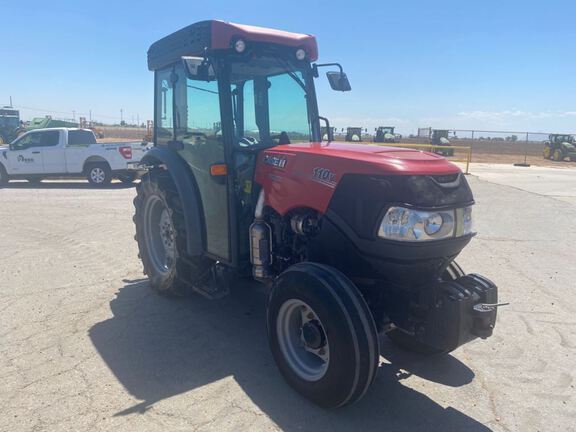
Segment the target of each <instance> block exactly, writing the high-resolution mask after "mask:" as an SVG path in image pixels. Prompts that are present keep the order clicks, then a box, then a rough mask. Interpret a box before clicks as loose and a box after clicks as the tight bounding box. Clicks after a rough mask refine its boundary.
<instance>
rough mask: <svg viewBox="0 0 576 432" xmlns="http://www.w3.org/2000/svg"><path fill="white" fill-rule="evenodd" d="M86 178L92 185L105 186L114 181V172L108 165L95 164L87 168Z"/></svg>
mask: <svg viewBox="0 0 576 432" xmlns="http://www.w3.org/2000/svg"><path fill="white" fill-rule="evenodd" d="M86 178H87V179H88V182H90V184H91V185H94V186H105V185H107V184H110V182H111V181H112V171H111V170H110V167H109V166H108V164H106V163H94V164H90V165H88V167H87V168H86Z"/></svg>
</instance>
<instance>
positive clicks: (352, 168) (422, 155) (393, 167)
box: [269, 142, 459, 175]
mask: <svg viewBox="0 0 576 432" xmlns="http://www.w3.org/2000/svg"><path fill="white" fill-rule="evenodd" d="M269 151H270V152H273V153H276V154H277V153H285V154H287V155H288V154H293V155H297V154H309V155H314V156H315V160H316V161H317V162H318V161H320V160H323V159H324V158H330V159H332V160H333V159H334V158H337V159H340V161H338V162H340V163H345V164H346V165H340V163H339V165H340V166H341V167H342V168H343V171H344V172H345V173H350V174H351V173H358V174H360V173H366V174H405V175H425V174H451V173H456V172H459V168H458V167H457V166H456V165H454V164H453V163H451V162H449V161H447V160H446V159H445V158H444V157H443V156H440V155H437V154H435V153H428V152H424V151H420V150H416V149H407V148H399V147H388V146H378V145H370V144H356V143H349V142H322V143H317V142H316V143H295V144H285V145H280V146H276V147H273V148H272V149H270V150H269Z"/></svg>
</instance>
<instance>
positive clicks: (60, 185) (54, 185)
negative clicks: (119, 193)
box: [4, 180, 135, 190]
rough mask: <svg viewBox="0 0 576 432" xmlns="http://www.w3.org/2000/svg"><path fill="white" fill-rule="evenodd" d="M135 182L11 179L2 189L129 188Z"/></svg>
mask: <svg viewBox="0 0 576 432" xmlns="http://www.w3.org/2000/svg"><path fill="white" fill-rule="evenodd" d="M134 186H135V184H125V183H122V182H119V181H113V182H112V183H110V184H109V185H106V186H101V187H97V186H92V185H91V184H90V183H88V182H87V181H82V180H52V181H51V180H43V181H42V182H40V183H30V182H28V181H11V182H10V183H8V184H7V185H4V189H85V190H87V189H93V190H107V189H108V190H117V189H130V188H133V187H134Z"/></svg>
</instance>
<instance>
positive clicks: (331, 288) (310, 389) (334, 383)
mask: <svg viewBox="0 0 576 432" xmlns="http://www.w3.org/2000/svg"><path fill="white" fill-rule="evenodd" d="M267 321H268V340H269V342H270V348H271V351H272V355H273V356H274V359H275V361H276V364H277V365H278V368H279V369H280V372H281V373H282V375H283V376H284V378H285V379H286V381H288V384H290V386H292V387H293V388H294V389H295V390H296V391H297V392H299V393H300V394H301V395H303V396H304V397H306V398H307V399H310V400H311V401H312V402H314V403H316V404H318V405H321V406H324V407H326V408H335V407H340V406H344V405H347V404H350V403H353V402H355V401H357V400H358V399H360V398H361V397H362V396H364V394H365V393H366V391H367V390H368V388H369V387H370V385H371V384H372V382H373V380H374V377H375V375H376V371H377V369H378V361H379V347H378V334H377V332H376V326H375V324H374V320H373V318H372V315H371V313H370V310H369V309H368V306H367V305H366V303H365V301H364V299H363V297H362V296H361V294H360V293H359V291H358V290H357V288H356V287H355V286H354V284H353V283H352V282H351V281H350V280H349V279H348V278H347V277H346V276H344V275H343V274H342V273H340V272H339V271H337V270H336V269H334V268H332V267H328V266H325V265H322V264H316V263H309V262H306V263H300V264H296V265H294V266H292V267H290V268H289V269H288V270H286V271H285V272H284V273H282V274H281V275H280V276H279V277H278V279H277V280H276V282H275V284H274V287H273V290H272V291H271V293H270V298H269V302H268V310H267Z"/></svg>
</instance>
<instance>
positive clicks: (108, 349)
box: [89, 280, 490, 432]
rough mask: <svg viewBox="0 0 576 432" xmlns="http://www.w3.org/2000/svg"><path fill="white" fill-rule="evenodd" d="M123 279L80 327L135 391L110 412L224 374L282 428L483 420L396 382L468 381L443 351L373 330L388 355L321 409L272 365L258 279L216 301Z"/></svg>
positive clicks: (464, 425)
mask: <svg viewBox="0 0 576 432" xmlns="http://www.w3.org/2000/svg"><path fill="white" fill-rule="evenodd" d="M125 283H126V285H125V286H124V287H123V288H120V289H119V291H118V293H117V296H116V298H115V299H113V300H112V301H111V303H110V306H111V309H112V312H113V317H112V318H110V319H108V320H106V321H102V322H100V323H98V324H95V325H94V326H93V327H92V328H91V329H90V330H89V336H90V338H91V340H92V342H93V344H94V346H95V347H96V349H97V350H98V352H99V354H100V356H101V357H102V359H103V360H104V361H105V362H106V364H107V366H108V367H109V368H110V370H111V371H112V372H113V373H114V375H115V376H116V378H117V379H118V380H119V381H120V383H122V385H123V386H124V387H125V389H126V390H127V391H128V392H129V393H130V394H131V395H132V396H134V397H135V398H137V399H140V400H142V402H141V403H139V404H137V405H134V406H131V407H127V408H126V409H124V410H122V411H120V412H118V413H116V414H115V415H116V416H124V415H135V414H136V415H137V414H138V413H144V412H145V411H146V410H147V409H148V408H150V407H151V406H153V405H154V403H155V402H157V401H160V400H163V399H166V398H169V397H172V396H175V395H178V394H182V393H185V392H188V391H190V390H193V389H196V388H199V387H202V386H204V385H206V384H209V383H212V382H215V381H217V380H221V379H223V378H225V377H229V376H233V377H234V379H235V381H236V382H237V383H238V384H239V385H240V386H241V387H242V389H243V390H244V391H245V393H246V395H247V396H248V397H249V398H250V399H251V400H252V401H253V402H254V403H255V404H256V405H257V406H258V407H259V408H260V409H261V410H262V411H263V412H264V413H265V414H266V415H268V416H269V417H270V418H271V419H272V420H273V421H274V422H275V423H276V424H277V425H278V426H279V427H280V428H281V429H282V430H288V431H292V430H294V431H296V430H298V431H307V430H334V431H339V430H342V431H348V430H363V431H371V430H378V431H381V430H383V429H386V430H395V431H430V430H442V431H444V432H446V431H461V430H467V431H489V430H490V429H489V428H488V427H486V426H484V425H483V424H481V423H479V422H478V421H476V420H474V419H473V418H471V417H469V416H467V415H466V414H464V413H462V412H460V411H458V410H456V409H453V408H451V407H448V408H444V407H442V406H441V405H439V404H437V403H436V402H434V401H433V400H432V399H430V398H429V397H427V396H425V395H423V394H421V393H419V392H417V391H415V390H412V389H410V388H408V387H405V386H404V385H402V383H401V380H402V379H404V378H406V377H407V376H409V375H411V374H414V375H418V376H420V377H422V378H425V379H427V380H430V381H434V382H437V383H441V384H443V385H446V386H452V387H459V386H463V385H466V384H468V383H470V382H471V381H472V379H473V378H474V373H473V372H472V371H471V370H470V369H469V368H468V367H467V366H465V365H464V364H463V363H461V362H460V361H459V360H457V359H456V358H454V357H452V356H443V357H438V358H432V359H425V360H424V359H422V358H418V357H416V356H413V355H407V354H405V353H403V352H401V351H399V350H398V349H397V348H395V347H393V346H392V345H390V344H389V343H388V342H387V341H384V340H382V342H381V343H382V346H381V351H382V354H383V356H384V357H385V358H386V359H387V361H388V362H390V363H387V362H384V363H382V365H381V366H380V370H379V372H378V376H377V378H376V381H375V382H374V384H373V386H372V388H371V389H370V390H369V392H368V393H367V394H366V396H365V397H364V399H362V400H361V401H360V402H358V403H356V404H355V405H353V406H350V407H346V408H343V409H340V410H324V409H321V408H318V407H316V406H315V405H312V404H311V403H309V402H308V401H306V400H305V399H303V398H301V397H300V396H299V395H297V394H296V393H295V392H294V391H292V389H291V388H290V387H288V385H287V384H286V383H285V382H284V380H283V379H282V377H281V375H280V373H279V372H278V370H277V369H276V366H275V364H274V361H273V359H272V356H271V354H270V352H269V350H268V343H267V337H266V328H265V304H266V294H265V292H264V291H263V290H262V289H261V288H255V287H254V286H253V283H252V284H250V283H243V284H238V285H237V286H236V287H235V288H234V289H233V292H232V293H231V295H230V296H228V297H227V298H225V299H222V300H220V301H209V300H205V299H204V298H202V297H200V296H196V297H193V298H189V299H178V300H172V299H168V298H163V297H160V296H158V295H156V294H154V293H152V291H151V289H150V288H149V287H148V283H147V281H146V280H140V281H133V282H131V281H125ZM248 285H250V286H248Z"/></svg>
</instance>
